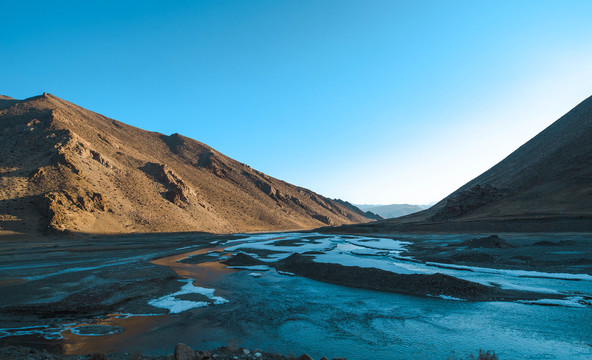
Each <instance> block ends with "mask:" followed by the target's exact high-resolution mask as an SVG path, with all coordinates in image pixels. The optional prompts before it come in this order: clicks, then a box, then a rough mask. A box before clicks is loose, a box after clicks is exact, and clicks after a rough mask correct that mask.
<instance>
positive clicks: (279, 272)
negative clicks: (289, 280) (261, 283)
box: [276, 270, 296, 276]
mask: <svg viewBox="0 0 592 360" xmlns="http://www.w3.org/2000/svg"><path fill="white" fill-rule="evenodd" d="M276 272H277V273H278V274H280V275H287V276H296V274H294V273H291V272H288V271H280V270H276Z"/></svg>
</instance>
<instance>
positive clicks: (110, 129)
mask: <svg viewBox="0 0 592 360" xmlns="http://www.w3.org/2000/svg"><path fill="white" fill-rule="evenodd" d="M0 126H2V132H1V133H0V139H1V140H2V142H3V143H4V144H5V146H3V147H2V148H1V149H0V155H1V157H2V159H1V160H0V169H1V173H0V181H1V182H2V191H0V227H1V228H2V231H5V232H17V233H22V232H34V231H38V230H41V231H45V232H50V233H63V232H82V233H129V232H177V231H207V232H217V233H228V232H247V231H279V230H296V229H311V228H316V227H319V226H331V225H341V224H346V223H354V222H366V221H369V220H370V219H369V218H367V217H366V216H365V215H363V212H361V211H359V209H358V211H353V210H352V209H351V208H350V207H348V206H345V205H343V204H341V203H340V202H338V201H334V200H331V199H328V198H326V197H323V196H321V195H319V194H316V193H314V192H312V191H310V190H307V189H305V188H302V187H298V186H294V185H291V184H289V183H287V182H285V181H282V180H279V179H276V178H273V177H271V176H268V175H266V174H264V173H262V172H259V171H257V170H254V169H252V168H251V167H250V166H248V165H246V164H243V163H240V162H237V161H235V160H233V159H231V158H229V157H227V156H225V155H223V154H222V153H220V152H218V151H217V150H215V149H213V148H211V147H209V146H207V145H205V144H204V143H201V142H199V141H197V140H193V139H190V138H188V137H185V136H182V135H180V134H172V135H164V134H160V133H156V132H150V131H146V130H142V129H140V128H137V127H133V126H130V125H127V124H125V123H122V122H120V121H117V120H114V119H111V118H108V117H106V116H103V115H100V114H97V113H94V112H92V111H89V110H86V109H84V108H82V107H80V106H78V105H75V104H73V103H70V102H68V101H65V100H63V99H60V98H58V97H56V96H53V95H51V94H46V93H44V94H43V95H40V96H34V97H31V98H28V99H25V100H14V99H2V100H1V101H0ZM34 229H35V230H34Z"/></svg>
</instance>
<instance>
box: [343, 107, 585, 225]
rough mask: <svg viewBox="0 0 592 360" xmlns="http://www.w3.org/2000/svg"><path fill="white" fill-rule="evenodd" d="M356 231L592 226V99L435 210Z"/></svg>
mask: <svg viewBox="0 0 592 360" xmlns="http://www.w3.org/2000/svg"><path fill="white" fill-rule="evenodd" d="M467 151H479V149H467ZM354 228H355V229H359V231H364V232H367V231H371V232H372V231H378V232H382V231H518V232H528V231H592V97H590V98H588V99H586V100H584V101H583V102H582V103H580V104H579V105H578V106H576V107H575V108H574V109H572V110H571V111H570V112H568V113H567V114H565V115H564V116H562V117H561V118H560V119H559V120H557V121H556V122H554V123H553V124H551V125H550V126H549V127H547V128H546V129H545V130H543V131H542V132H541V133H539V134H538V135H537V136H535V137H534V138H533V139H531V140H530V141H528V142H527V143H525V144H524V145H522V146H521V147H520V148H518V149H517V150H516V151H514V152H513V153H512V154H510V155H509V156H508V157H506V158H505V159H504V160H502V161H501V162H499V163H498V164H497V165H495V166H494V167H492V168H491V169H489V170H487V171H486V172H484V173H483V174H481V175H480V176H478V177H476V178H475V179H473V180H471V181H470V182H468V183H467V184H465V185H464V186H462V187H461V188H460V189H458V190H456V191H455V192H453V193H452V194H450V195H449V196H447V197H446V198H444V199H443V200H441V201H440V202H438V203H437V204H435V205H434V206H432V207H431V208H429V209H427V210H424V211H421V212H418V213H415V214H411V215H408V216H404V217H401V218H397V219H390V220H385V221H379V222H376V223H372V224H368V225H367V226H360V227H358V226H353V227H348V229H349V230H353V229H354Z"/></svg>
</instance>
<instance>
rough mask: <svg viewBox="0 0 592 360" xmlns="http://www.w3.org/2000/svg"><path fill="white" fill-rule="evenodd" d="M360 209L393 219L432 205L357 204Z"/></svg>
mask: <svg viewBox="0 0 592 360" xmlns="http://www.w3.org/2000/svg"><path fill="white" fill-rule="evenodd" d="M356 206H357V207H358V208H359V209H360V210H363V211H370V212H372V213H374V214H377V215H380V216H381V217H382V218H384V219H391V218H396V217H400V216H405V215H409V214H413V213H416V212H418V211H422V210H425V209H427V208H428V207H430V206H431V205H410V204H390V205H356Z"/></svg>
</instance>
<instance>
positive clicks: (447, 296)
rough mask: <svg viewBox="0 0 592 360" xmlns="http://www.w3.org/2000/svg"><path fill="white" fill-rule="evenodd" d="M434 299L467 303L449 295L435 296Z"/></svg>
mask: <svg viewBox="0 0 592 360" xmlns="http://www.w3.org/2000/svg"><path fill="white" fill-rule="evenodd" d="M428 296H432V295H428ZM434 297H439V298H440V299H444V300H454V301H466V300H465V299H460V298H457V297H454V296H449V295H444V294H441V295H438V296H434Z"/></svg>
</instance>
